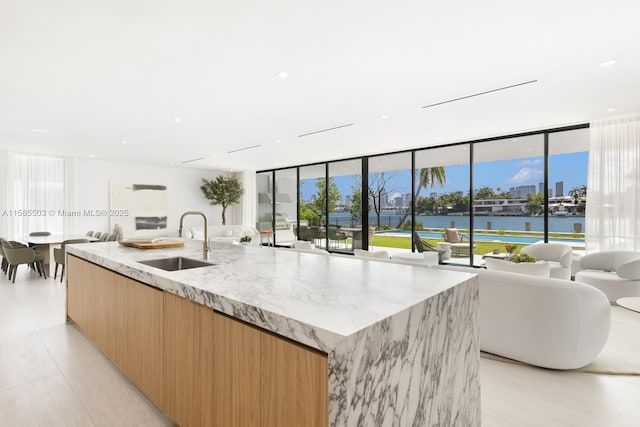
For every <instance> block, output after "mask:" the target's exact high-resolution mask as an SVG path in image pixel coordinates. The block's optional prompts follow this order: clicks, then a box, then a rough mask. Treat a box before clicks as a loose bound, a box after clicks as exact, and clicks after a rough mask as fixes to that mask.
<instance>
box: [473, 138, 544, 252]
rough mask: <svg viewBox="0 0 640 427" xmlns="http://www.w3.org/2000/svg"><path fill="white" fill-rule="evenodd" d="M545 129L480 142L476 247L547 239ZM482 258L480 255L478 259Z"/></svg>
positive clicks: (502, 249) (477, 151)
mask: <svg viewBox="0 0 640 427" xmlns="http://www.w3.org/2000/svg"><path fill="white" fill-rule="evenodd" d="M544 168H545V165H544V135H542V134H540V135H530V136H523V137H515V138H504V139H498V140H495V141H487V142H482V143H478V144H474V149H473V186H474V189H473V191H474V192H473V195H474V197H473V213H474V221H473V229H474V240H475V242H476V245H477V246H476V251H475V252H476V253H477V254H478V255H482V254H486V253H488V252H491V251H493V250H497V251H500V252H503V253H504V252H505V251H506V246H505V245H514V250H517V249H518V248H520V247H522V246H524V245H527V244H530V243H534V242H536V241H541V240H544V200H545V198H544V192H545V191H548V192H549V194H551V192H552V191H553V190H552V189H548V188H546V187H547V186H546V184H545V176H544ZM481 262H482V258H481V257H480V256H479V257H476V258H475V263H476V264H479V263H481Z"/></svg>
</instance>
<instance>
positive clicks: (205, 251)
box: [178, 211, 211, 260]
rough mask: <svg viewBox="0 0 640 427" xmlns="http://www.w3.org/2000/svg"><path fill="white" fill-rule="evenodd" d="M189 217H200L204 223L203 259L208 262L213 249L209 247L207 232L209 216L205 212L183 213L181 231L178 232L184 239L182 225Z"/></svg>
mask: <svg viewBox="0 0 640 427" xmlns="http://www.w3.org/2000/svg"><path fill="white" fill-rule="evenodd" d="M189 215H200V216H201V217H202V219H203V221H204V240H203V242H202V259H204V260H208V259H209V251H210V250H211V247H210V246H209V243H208V242H209V233H208V230H207V216H206V215H205V214H204V212H200V211H186V212H185V213H183V214H182V215H181V216H180V229H179V230H178V234H179V235H180V237H182V223H183V221H184V218H185V217H186V216H189Z"/></svg>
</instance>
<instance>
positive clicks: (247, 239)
mask: <svg viewBox="0 0 640 427" xmlns="http://www.w3.org/2000/svg"><path fill="white" fill-rule="evenodd" d="M250 241H251V236H242V237H241V238H240V243H248V242H250Z"/></svg>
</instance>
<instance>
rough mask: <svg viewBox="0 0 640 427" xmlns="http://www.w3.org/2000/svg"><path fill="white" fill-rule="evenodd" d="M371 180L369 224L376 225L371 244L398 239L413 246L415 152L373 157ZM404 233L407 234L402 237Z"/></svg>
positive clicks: (404, 246)
mask: <svg viewBox="0 0 640 427" xmlns="http://www.w3.org/2000/svg"><path fill="white" fill-rule="evenodd" d="M368 181H369V188H368V190H367V197H368V201H369V228H371V227H374V228H375V237H374V238H373V241H372V242H371V244H372V245H373V246H376V245H385V244H387V243H388V242H394V243H395V244H398V245H400V246H401V247H403V248H407V249H410V248H411V212H412V206H413V195H412V190H411V188H412V187H411V182H412V180H411V153H410V152H404V153H397V154H387V155H382V156H372V157H370V158H369V180H368ZM390 230H394V232H391V231H390ZM369 234H370V233H369ZM400 237H404V238H403V239H402V240H400ZM389 239H391V240H389Z"/></svg>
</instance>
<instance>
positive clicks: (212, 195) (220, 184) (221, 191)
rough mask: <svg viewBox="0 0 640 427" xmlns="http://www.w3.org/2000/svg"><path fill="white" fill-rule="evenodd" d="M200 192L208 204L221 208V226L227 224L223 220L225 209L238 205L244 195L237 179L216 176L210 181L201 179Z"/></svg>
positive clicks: (224, 219)
mask: <svg viewBox="0 0 640 427" xmlns="http://www.w3.org/2000/svg"><path fill="white" fill-rule="evenodd" d="M200 190H201V191H202V194H204V197H205V198H206V199H207V200H209V203H211V204H212V205H220V206H222V225H226V223H227V221H226V218H225V214H226V212H227V207H229V206H231V205H232V204H234V203H238V202H239V201H240V197H242V194H243V193H244V189H243V188H242V184H241V183H240V181H239V180H238V178H237V177H235V176H223V175H218V176H217V177H216V178H215V179H214V180H212V181H209V180H207V179H205V178H202V185H201V186H200Z"/></svg>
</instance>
